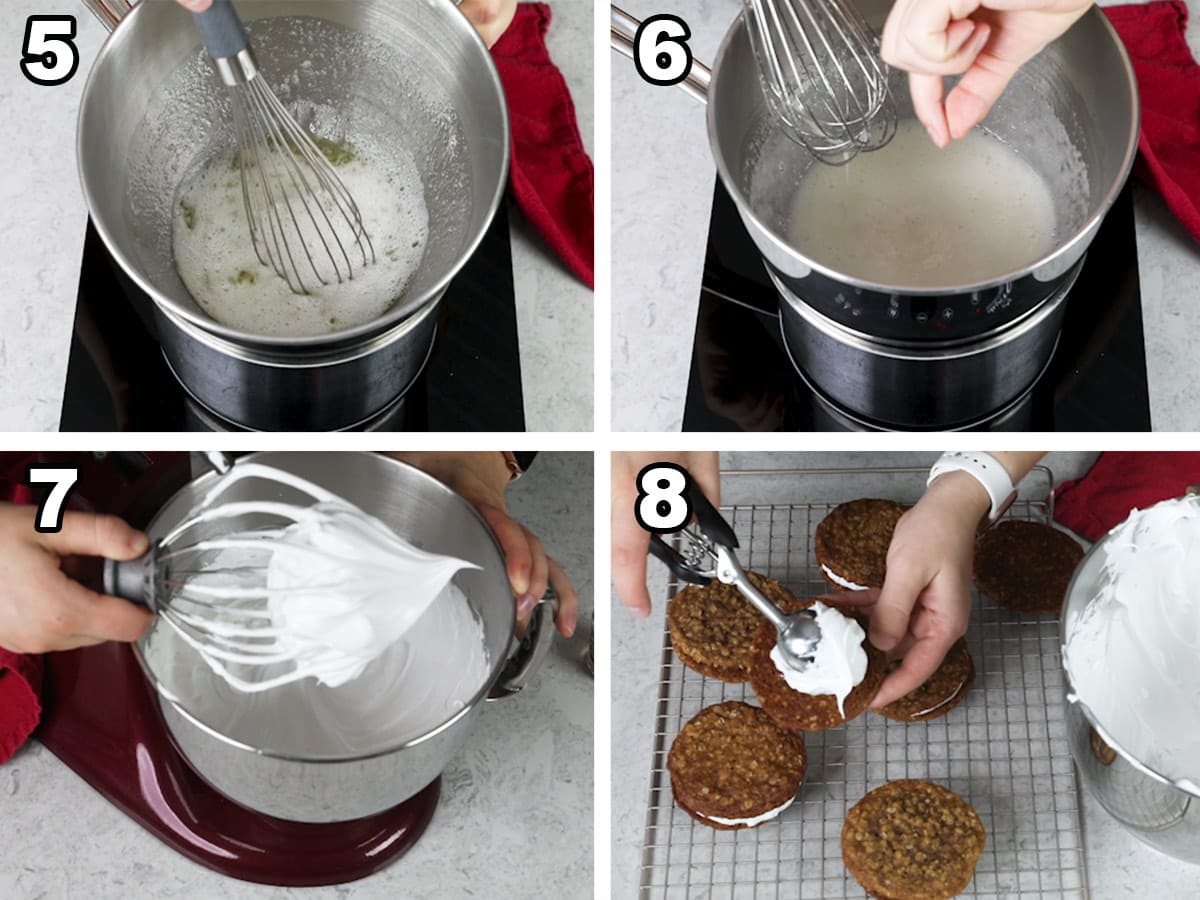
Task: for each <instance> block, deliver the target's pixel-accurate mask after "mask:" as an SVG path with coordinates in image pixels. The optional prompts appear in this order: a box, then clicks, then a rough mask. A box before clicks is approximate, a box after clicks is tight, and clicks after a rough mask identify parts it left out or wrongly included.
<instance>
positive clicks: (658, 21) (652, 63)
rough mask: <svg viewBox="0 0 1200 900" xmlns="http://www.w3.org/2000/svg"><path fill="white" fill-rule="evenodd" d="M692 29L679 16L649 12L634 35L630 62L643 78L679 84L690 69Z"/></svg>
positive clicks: (660, 83) (656, 82) (652, 81)
mask: <svg viewBox="0 0 1200 900" xmlns="http://www.w3.org/2000/svg"><path fill="white" fill-rule="evenodd" d="M691 36H692V31H691V29H690V28H688V27H687V23H686V22H684V21H683V19H681V18H679V17H678V16H672V15H668V14H666V13H663V14H661V15H657V16H650V18H648V19H646V20H645V21H643V22H642V24H641V25H640V26H638V30H637V34H636V35H634V38H633V64H634V66H635V67H636V68H637V73H638V74H639V75H641V76H642V78H643V80H645V81H648V82H650V83H651V84H657V85H661V86H663V87H667V86H669V85H672V84H679V82H681V81H683V80H684V79H685V78H687V77H688V74H689V73H690V72H691V71H692V48H691V47H689V46H688V45H687V40H688V38H690V37H691Z"/></svg>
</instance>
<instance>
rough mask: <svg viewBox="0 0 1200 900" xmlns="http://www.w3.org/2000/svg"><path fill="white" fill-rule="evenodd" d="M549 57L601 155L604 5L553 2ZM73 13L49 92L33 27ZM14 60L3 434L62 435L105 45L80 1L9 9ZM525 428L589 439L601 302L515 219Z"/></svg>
mask: <svg viewBox="0 0 1200 900" xmlns="http://www.w3.org/2000/svg"><path fill="white" fill-rule="evenodd" d="M550 5H551V7H552V13H553V21H552V22H551V24H550V30H549V32H548V35H547V44H548V46H549V49H550V55H551V57H552V58H553V60H554V61H555V63H556V64H557V65H558V67H559V69H560V70H561V71H562V73H563V75H564V77H565V78H566V81H567V85H568V86H569V87H570V90H571V95H572V97H573V98H574V101H575V108H576V112H577V114H578V120H579V127H580V131H581V133H582V135H583V140H584V144H585V145H586V147H587V149H588V152H589V154H594V150H595V147H594V137H593V130H594V122H595V110H594V101H593V98H594V79H593V73H592V62H593V52H592V50H593V44H594V41H593V38H592V35H593V22H594V18H593V7H592V4H591V3H589V2H587V0H552V2H551V4H550ZM51 12H54V13H71V14H74V15H75V17H76V20H77V22H78V38H77V39H76V44H77V46H78V47H79V50H80V55H81V61H80V67H79V71H78V72H77V73H76V75H75V76H74V77H73V78H72V79H71V80H70V81H69V82H68V83H66V84H65V85H61V86H59V87H39V86H36V85H34V84H31V83H30V82H28V81H26V80H25V78H24V77H23V76H22V75H21V73H20V71H19V70H18V68H17V65H16V64H17V60H18V58H19V46H20V42H21V35H23V34H24V28H25V20H26V18H27V17H28V16H29V15H30V14H33V13H51ZM0 33H3V34H4V35H5V36H6V41H5V46H6V47H7V48H8V50H9V53H8V57H7V58H8V62H9V64H8V65H6V66H5V67H4V75H3V76H0V108H2V109H3V110H4V114H5V128H4V133H3V135H2V136H0V155H2V156H3V158H4V160H5V165H4V166H3V167H0V272H3V273H4V285H3V287H2V288H0V430H4V431H49V430H55V429H57V428H58V421H59V415H60V413H61V407H62V392H63V383H64V380H65V378H66V370H67V356H68V350H69V347H70V341H71V327H72V323H73V321H74V315H75V292H76V290H77V289H78V280H79V264H80V259H81V253H82V248H83V237H84V226H85V223H86V221H87V210H86V207H85V205H84V202H83V195H82V192H81V190H80V187H79V176H78V169H77V165H76V158H75V118H76V114H77V112H78V109H79V98H80V95H81V94H82V92H83V85H84V82H85V81H86V75H87V71H88V69H89V68H90V66H91V63H92V60H93V59H94V58H95V56H96V54H97V52H98V51H99V49H100V45H101V43H103V41H104V38H105V36H106V32H105V30H104V28H103V27H102V26H101V25H100V23H99V22H98V21H97V20H96V19H95V18H94V17H93V16H92V15H91V14H90V13H89V12H88V11H87V9H86V8H85V7H84V6H83V5H82V4H81V3H79V2H77V0H65V2H57V3H55V2H51V0H7V2H5V3H4V6H3V10H0ZM509 224H510V226H511V228H512V252H513V280H514V287H515V291H516V300H517V328H518V335H519V340H520V347H521V368H522V373H521V374H522V386H523V389H524V393H525V418H526V427H527V428H528V429H529V430H530V431H589V430H591V428H592V421H593V417H592V404H593V397H592V391H593V378H592V358H593V349H592V348H593V326H592V322H593V318H592V317H593V305H594V304H593V296H592V293H591V291H590V290H588V288H587V287H585V286H584V285H583V284H582V283H580V282H579V280H578V279H576V278H575V277H574V276H573V275H572V274H570V272H569V271H568V270H567V269H566V267H565V266H564V265H563V264H562V263H560V262H559V261H558V259H557V257H555V256H553V255H552V254H551V253H550V252H549V251H548V250H546V248H545V246H544V244H543V243H542V241H541V238H540V237H538V236H537V235H536V233H535V232H534V231H533V230H532V228H531V227H530V226H529V224H528V223H527V222H526V221H525V220H524V217H523V216H522V215H521V213H520V212H519V211H518V210H516V209H515V208H514V209H513V211H512V212H511V213H510V215H509Z"/></svg>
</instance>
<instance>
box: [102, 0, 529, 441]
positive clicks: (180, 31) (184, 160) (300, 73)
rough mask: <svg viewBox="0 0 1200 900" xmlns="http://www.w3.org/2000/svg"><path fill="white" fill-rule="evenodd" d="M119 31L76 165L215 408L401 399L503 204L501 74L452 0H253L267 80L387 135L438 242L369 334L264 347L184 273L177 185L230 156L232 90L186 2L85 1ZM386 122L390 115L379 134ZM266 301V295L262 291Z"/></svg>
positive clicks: (299, 418) (176, 351)
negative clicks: (230, 322) (207, 302)
mask: <svg viewBox="0 0 1200 900" xmlns="http://www.w3.org/2000/svg"><path fill="white" fill-rule="evenodd" d="M87 3H88V5H89V7H90V8H92V9H93V11H95V12H96V13H97V15H98V16H99V17H100V18H101V20H102V21H104V22H105V24H106V25H108V26H109V27H110V28H113V33H112V34H111V35H110V37H109V38H108V40H107V41H106V42H105V44H104V46H103V47H102V48H101V50H100V53H99V55H98V56H97V58H96V62H95V64H94V66H93V67H92V71H91V73H90V75H89V77H88V82H87V85H86V87H85V88H84V93H83V99H82V103H81V108H80V114H79V124H78V155H79V168H80V176H81V179H82V182H83V191H84V197H85V199H86V201H87V204H88V209H89V210H90V212H91V216H92V221H93V223H94V224H95V227H96V230H97V231H98V232H99V234H100V236H101V238H102V239H103V240H104V243H105V245H106V246H107V247H108V250H109V251H110V253H111V254H112V256H113V257H114V259H115V260H116V261H117V263H118V264H119V265H120V267H121V268H122V269H123V270H124V271H125V272H126V273H127V274H128V275H129V276H130V277H131V278H132V280H133V281H134V282H135V283H136V284H137V286H138V287H139V288H141V290H143V291H145V292H146V294H148V295H149V297H150V299H151V300H152V301H153V303H154V307H155V313H156V319H157V325H158V329H159V331H160V336H161V340H162V345H163V350H164V353H165V354H166V356H167V360H168V362H169V363H170V365H171V367H172V369H173V370H174V372H175V374H176V375H177V376H178V377H179V379H180V381H181V382H182V383H183V384H184V386H185V387H186V388H187V389H188V390H189V391H190V392H191V393H192V394H193V396H195V397H196V398H197V399H198V400H199V401H200V402H201V403H203V404H204V405H205V406H207V407H208V408H210V409H211V410H213V411H215V412H217V413H218V414H220V415H221V416H222V417H224V418H225V419H228V420H230V421H232V422H234V423H236V424H238V425H242V426H244V427H249V428H256V429H273V428H290V429H335V428H344V427H349V426H352V425H354V424H355V423H357V422H361V421H362V420H364V419H367V418H369V417H370V416H371V415H373V414H375V413H377V412H379V411H380V410H381V409H383V408H384V407H386V406H388V405H389V404H390V403H392V402H393V401H394V400H395V399H396V398H397V397H399V396H400V395H401V394H402V393H403V391H404V390H405V389H406V388H407V387H408V385H409V384H411V382H412V381H413V380H414V379H415V377H416V375H417V374H418V373H419V372H420V370H421V367H422V366H423V364H424V362H425V360H426V359H427V357H428V354H429V348H430V346H431V345H432V341H433V337H434V333H435V325H436V320H437V316H436V314H435V309H436V304H437V303H438V301H439V300H440V298H441V296H442V294H443V293H444V292H445V290H446V287H447V285H448V284H449V283H450V281H451V279H452V278H453V277H454V276H455V274H456V273H457V272H458V271H459V269H460V268H461V267H462V266H463V264H464V263H465V262H466V261H467V260H468V259H469V258H470V256H471V254H472V253H473V252H474V251H475V249H476V247H477V246H478V245H479V242H480V241H481V240H482V238H483V235H484V232H485V231H486V229H487V227H488V225H489V224H490V222H491V220H492V217H493V215H494V214H495V212H496V209H497V208H498V206H499V203H500V200H501V197H502V196H503V191H504V187H505V183H506V180H507V173H508V154H509V127H508V114H507V107H506V104H505V99H504V93H503V89H502V87H501V84H500V80H499V76H498V74H497V72H496V67H495V65H494V64H493V62H492V59H491V56H490V55H489V53H488V52H487V48H486V47H485V46H484V44H483V41H482V40H480V38H479V36H478V34H477V33H476V31H475V29H474V28H473V27H472V26H471V24H470V22H468V21H467V19H466V17H465V16H463V15H462V14H461V13H460V12H459V11H458V10H457V8H456V7H455V5H454V3H452V2H451V0H422V2H417V3H395V2H389V0H239V2H238V11H239V12H240V13H241V15H242V17H243V18H244V19H245V20H246V21H247V25H248V29H249V33H250V37H251V40H252V41H253V42H254V46H255V51H256V53H257V56H258V60H259V63H260V66H261V68H262V71H263V72H264V73H265V74H266V76H267V77H268V79H269V80H270V82H271V84H272V85H273V86H274V87H275V88H276V90H277V92H279V93H280V94H281V95H283V96H284V97H285V101H294V102H296V103H298V104H300V105H301V106H302V107H304V108H310V107H311V109H313V110H316V112H315V113H314V115H330V114H331V113H329V112H328V111H330V110H333V111H335V112H334V113H332V114H333V115H336V116H338V117H340V118H339V123H340V124H341V125H343V126H344V127H345V130H346V131H347V133H353V131H354V129H355V128H364V129H365V128H370V129H375V130H377V131H378V130H380V129H382V130H383V131H384V133H383V134H382V135H378V134H377V135H375V137H376V138H379V137H382V138H383V139H387V140H394V141H395V142H396V143H397V144H399V145H402V146H403V147H404V148H405V149H406V150H407V151H408V152H409V153H410V154H411V155H412V157H413V159H414V161H415V163H416V166H417V169H418V171H419V173H420V176H421V181H422V184H423V186H424V194H425V205H426V207H427V209H428V212H429V233H428V240H427V245H426V250H425V254H424V257H423V259H422V260H421V263H420V265H419V267H418V269H417V271H416V272H415V273H414V275H413V277H412V280H411V281H410V282H409V284H408V286H407V288H406V289H405V291H404V294H403V296H401V297H399V298H397V300H396V302H395V304H394V305H393V306H392V307H391V308H390V309H388V310H387V311H386V312H385V313H384V314H383V315H381V316H379V317H378V318H377V319H375V320H374V321H371V322H368V323H366V324H363V325H360V326H357V327H353V328H345V329H342V330H340V331H336V332H334V333H332V334H328V335H322V336H318V337H304V338H281V337H264V336H263V335H259V334H251V333H247V332H245V331H241V330H238V329H236V328H231V327H229V326H227V325H223V324H221V323H219V322H217V321H215V320H214V319H212V318H211V317H210V316H209V315H208V314H207V313H206V312H205V311H204V310H203V309H201V308H200V307H199V306H198V305H197V304H196V302H195V301H194V300H193V298H192V297H191V295H190V294H189V292H188V290H187V288H186V287H185V286H184V284H183V282H182V281H181V280H180V278H179V275H178V274H177V272H176V269H175V265H174V259H173V254H172V242H171V223H172V219H173V211H174V207H175V203H176V200H177V195H178V190H179V187H180V185H181V183H182V182H183V181H184V180H185V178H186V177H187V176H188V175H189V174H190V172H191V171H192V170H194V169H195V168H196V167H197V166H198V165H200V164H201V163H203V162H204V161H205V160H206V159H209V158H211V157H212V156H213V155H214V154H215V153H216V152H218V151H219V150H220V149H222V148H224V147H227V146H232V126H231V123H230V115H229V110H228V103H229V100H228V97H227V92H226V90H225V88H224V86H223V85H222V84H221V82H220V79H219V77H218V76H217V75H216V73H215V71H214V70H213V67H212V66H211V64H210V63H209V60H208V59H207V56H206V55H205V54H204V52H203V51H202V49H201V45H200V39H199V36H198V34H197V32H196V28H195V26H194V24H193V23H192V20H191V16H190V15H189V14H188V13H187V12H186V11H185V10H183V9H182V8H181V7H180V6H179V5H178V4H177V3H175V2H172V0H143V2H141V3H138V4H137V5H136V6H134V7H133V8H132V10H129V9H128V8H127V4H124V3H122V2H120V0H87ZM380 123H385V124H384V125H382V126H381V125H380ZM251 300H252V298H251Z"/></svg>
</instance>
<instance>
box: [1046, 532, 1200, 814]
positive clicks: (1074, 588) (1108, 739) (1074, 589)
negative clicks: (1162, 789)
mask: <svg viewBox="0 0 1200 900" xmlns="http://www.w3.org/2000/svg"><path fill="white" fill-rule="evenodd" d="M1124 521H1125V520H1124V519H1122V520H1121V522H1120V523H1118V524H1117V525H1115V526H1113V528H1110V529H1109V530H1108V532H1107V533H1106V534H1105V535H1104V536H1103V537H1102V538H1100V540H1098V541H1096V542H1095V543H1094V544H1092V546H1091V547H1089V548H1088V551H1087V552H1086V553H1085V554H1084V555H1083V559H1081V560H1080V561H1079V565H1077V566H1076V567H1075V572H1074V573H1073V574H1072V575H1071V582H1070V584H1068V585H1067V598H1066V600H1064V601H1063V608H1062V612H1061V613H1059V617H1058V642H1059V648H1060V657H1061V659H1062V667H1063V676H1064V677H1065V679H1066V687H1067V690H1066V692H1065V693H1064V695H1063V702H1064V703H1066V704H1067V706H1068V707H1071V706H1074V707H1076V708H1077V709H1078V710H1079V712H1080V713H1081V714H1082V715H1083V717H1084V719H1085V720H1086V721H1087V723H1088V725H1089V726H1091V728H1093V729H1094V730H1095V732H1096V733H1097V734H1098V735H1100V737H1101V738H1102V739H1103V740H1104V742H1105V743H1106V744H1108V746H1109V747H1111V748H1112V749H1113V750H1115V751H1116V752H1117V753H1118V754H1120V756H1121V758H1122V759H1123V760H1125V761H1126V762H1127V763H1129V764H1130V765H1131V766H1133V767H1134V768H1135V769H1137V770H1138V771H1139V772H1141V773H1142V774H1143V775H1146V776H1147V777H1149V778H1152V779H1154V780H1155V781H1156V782H1158V783H1159V784H1162V785H1165V786H1166V787H1170V788H1174V789H1175V790H1177V791H1179V792H1181V793H1183V794H1187V795H1188V796H1189V797H1195V798H1196V799H1198V800H1200V785H1193V786H1188V785H1184V784H1181V783H1179V782H1177V781H1172V780H1171V779H1170V778H1168V777H1167V776H1165V775H1163V774H1161V773H1160V772H1157V771H1156V770H1154V769H1152V768H1150V766H1148V765H1146V764H1145V763H1143V762H1141V761H1140V760H1139V759H1138V758H1137V757H1136V756H1134V755H1133V754H1132V753H1130V752H1129V751H1128V750H1126V749H1125V747H1124V746H1122V744H1121V742H1120V741H1118V740H1116V739H1115V738H1113V737H1112V735H1111V734H1109V732H1108V730H1107V729H1106V728H1105V727H1104V726H1103V725H1101V724H1100V722H1099V720H1098V719H1097V717H1096V715H1095V714H1094V713H1093V712H1092V710H1091V707H1089V706H1088V705H1087V704H1086V703H1084V702H1083V700H1082V699H1076V700H1074V701H1072V700H1070V699H1068V698H1067V694H1075V696H1076V697H1077V698H1078V694H1076V693H1075V683H1074V682H1073V681H1072V680H1071V669H1070V668H1069V667H1068V666H1067V612H1068V609H1069V607H1070V606H1071V600H1072V598H1073V597H1075V596H1077V594H1078V591H1079V590H1081V589H1082V588H1081V587H1080V575H1082V573H1083V571H1084V569H1085V568H1086V567H1087V565H1088V563H1089V562H1091V561H1092V558H1093V557H1094V556H1096V555H1097V551H1099V550H1100V549H1101V548H1102V547H1103V546H1104V545H1105V543H1106V542H1107V541H1108V539H1109V536H1110V535H1111V534H1112V533H1113V530H1114V529H1115V528H1119V527H1120V526H1121V525H1122V524H1124ZM1093 599H1094V598H1093ZM1091 602H1092V600H1091V599H1089V600H1088V601H1087V602H1086V603H1085V608H1086V606H1087V604H1090V603H1091Z"/></svg>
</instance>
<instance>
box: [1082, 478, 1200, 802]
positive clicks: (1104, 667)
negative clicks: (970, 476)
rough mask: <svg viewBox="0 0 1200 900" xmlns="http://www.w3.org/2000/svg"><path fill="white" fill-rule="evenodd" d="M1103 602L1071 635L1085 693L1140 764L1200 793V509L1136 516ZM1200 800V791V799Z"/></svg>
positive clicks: (1125, 528)
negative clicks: (1197, 789) (1196, 786)
mask: <svg viewBox="0 0 1200 900" xmlns="http://www.w3.org/2000/svg"><path fill="white" fill-rule="evenodd" d="M1097 552H1098V553H1102V554H1103V563H1102V568H1101V575H1100V584H1099V588H1098V590H1097V592H1096V596H1095V598H1094V599H1093V600H1092V601H1091V602H1090V603H1089V604H1088V605H1087V607H1086V608H1085V609H1084V611H1083V612H1082V613H1081V614H1079V615H1072V616H1071V617H1070V618H1069V620H1068V622H1067V628H1066V634H1067V644H1066V646H1065V647H1064V648H1063V658H1064V661H1065V663H1066V667H1067V670H1068V672H1069V674H1070V677H1071V683H1072V685H1073V686H1074V688H1075V692H1074V693H1073V694H1071V695H1070V696H1069V698H1068V699H1070V700H1071V701H1072V702H1082V703H1083V704H1085V705H1086V706H1087V708H1088V709H1089V710H1091V712H1092V715H1093V716H1094V717H1095V719H1096V721H1097V722H1098V723H1099V725H1100V727H1101V728H1102V729H1103V730H1104V731H1106V732H1107V733H1108V735H1109V736H1110V737H1111V738H1112V739H1113V740H1114V741H1115V742H1116V743H1117V744H1119V745H1120V746H1121V747H1122V748H1123V749H1124V750H1125V751H1127V752H1128V753H1129V754H1131V755H1132V756H1133V757H1134V758H1135V759H1137V760H1138V761H1139V762H1141V763H1143V764H1144V765H1146V766H1148V767H1149V768H1151V769H1153V770H1154V771H1156V772H1158V773H1159V774H1161V775H1163V776H1165V777H1166V778H1168V779H1171V780H1173V781H1176V782H1179V783H1184V784H1188V785H1191V786H1192V788H1193V789H1194V788H1195V785H1196V784H1197V783H1200V675H1198V673H1200V501H1197V500H1196V499H1193V498H1183V499H1178V500H1167V501H1164V502H1163V503H1159V504H1157V505H1155V506H1152V507H1150V508H1149V509H1144V510H1140V511H1139V510H1135V511H1134V512H1133V513H1132V514H1130V516H1129V518H1128V519H1126V520H1125V522H1123V523H1122V524H1121V525H1119V526H1117V527H1116V528H1115V529H1113V530H1112V531H1111V532H1110V533H1109V535H1108V537H1107V538H1106V539H1105V542H1104V544H1103V546H1102V548H1101V549H1100V550H1099V551H1097ZM1197 793H1200V791H1197Z"/></svg>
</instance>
